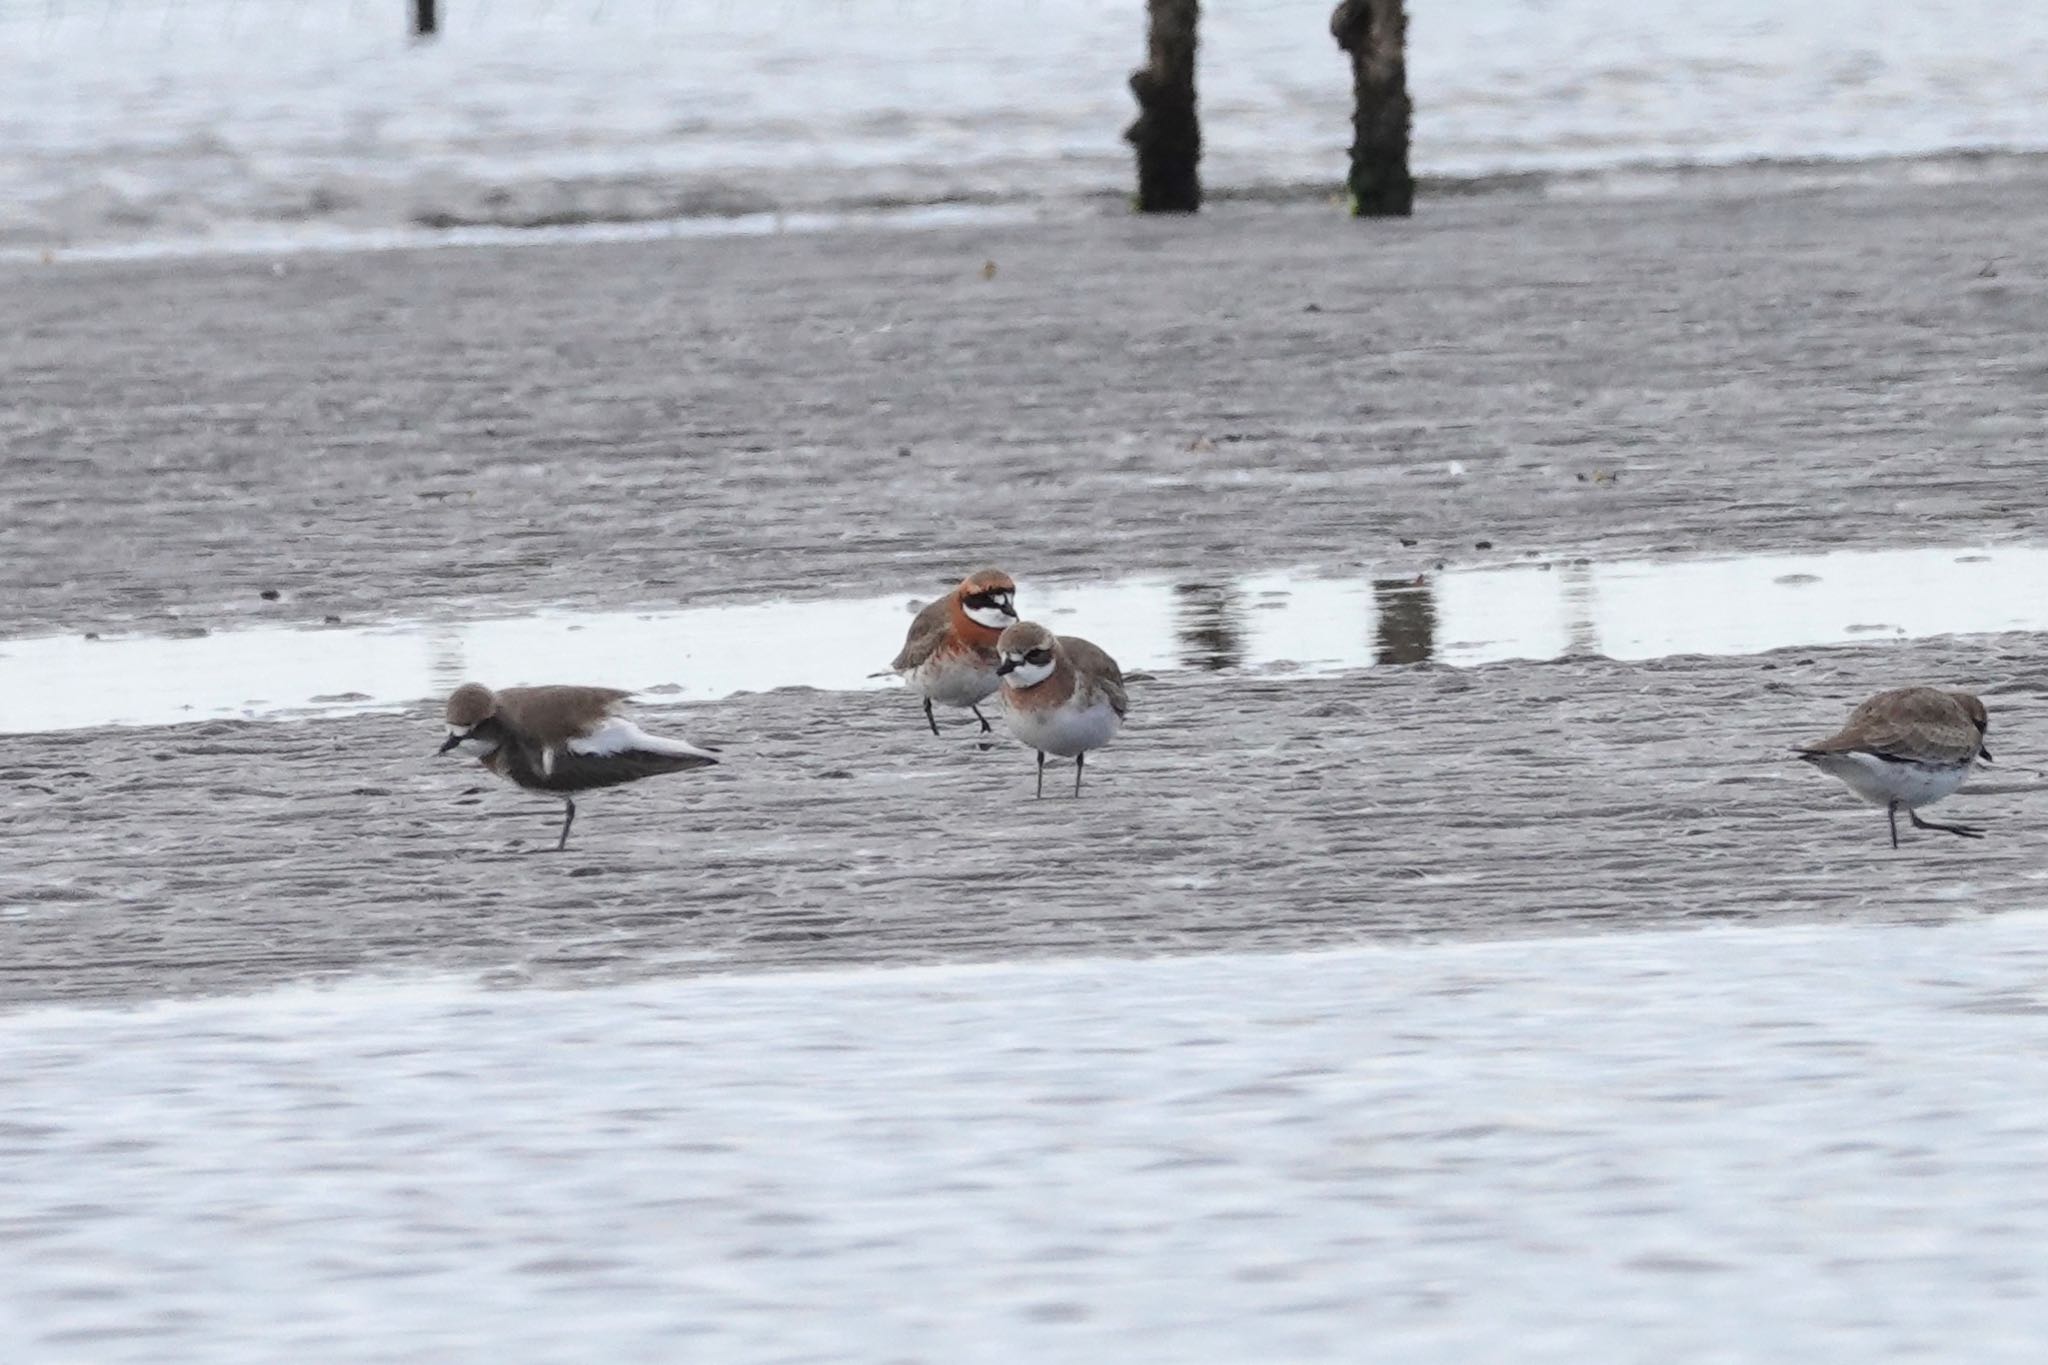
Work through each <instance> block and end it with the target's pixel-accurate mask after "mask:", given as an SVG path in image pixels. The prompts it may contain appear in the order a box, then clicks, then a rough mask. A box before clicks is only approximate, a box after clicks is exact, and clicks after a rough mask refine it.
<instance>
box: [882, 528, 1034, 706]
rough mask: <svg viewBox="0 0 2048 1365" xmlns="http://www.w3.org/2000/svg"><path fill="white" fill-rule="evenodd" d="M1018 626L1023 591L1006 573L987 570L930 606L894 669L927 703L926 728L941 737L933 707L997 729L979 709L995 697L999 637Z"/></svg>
mask: <svg viewBox="0 0 2048 1365" xmlns="http://www.w3.org/2000/svg"><path fill="white" fill-rule="evenodd" d="M1016 624H1017V585H1016V584H1015V583H1014V582H1012V581H1011V580H1010V576H1009V575H1008V574H1006V573H1004V572H1003V571H1002V570H1001V569H982V570H980V571H979V572H976V573H971V574H969V575H967V577H965V578H963V579H961V580H960V586H959V587H957V588H955V589H953V591H951V592H949V593H947V594H946V595H945V596H944V597H941V598H938V599H937V600H936V601H933V602H931V603H929V604H927V605H926V607H925V609H924V610H923V611H921V612H919V613H918V614H917V619H916V620H914V621H912V622H911V623H910V634H909V635H908V636H907V637H905V639H904V641H903V651H902V652H901V653H900V654H898V655H897V656H896V661H895V662H894V663H892V664H890V665H889V667H890V669H891V670H892V671H893V672H895V673H897V674H899V675H901V677H902V678H903V681H904V682H905V684H907V685H908V686H909V688H910V690H911V691H913V692H915V693H917V694H918V695H919V696H921V697H923V698H924V719H925V723H926V724H927V725H929V726H931V727H932V733H933V734H935V735H936V734H937V733H938V732H939V722H938V718H937V717H936V716H934V715H932V703H933V702H938V703H940V704H941V705H944V706H964V707H966V708H967V709H968V710H970V711H972V712H974V718H975V719H976V720H978V721H980V722H981V731H982V733H983V734H987V733H988V732H989V730H990V729H991V728H992V727H991V726H990V725H989V723H988V717H987V716H984V715H983V714H981V707H980V706H979V705H978V703H980V702H982V701H986V700H987V699H988V698H990V697H992V696H994V695H995V692H996V688H997V687H998V686H999V685H1000V684H999V683H998V682H997V679H996V637H998V636H1000V635H1001V634H1002V633H1003V630H1004V629H1005V628H1006V627H1008V626H1014V625H1016Z"/></svg>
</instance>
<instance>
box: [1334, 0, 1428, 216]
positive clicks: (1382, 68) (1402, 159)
mask: <svg viewBox="0 0 2048 1365" xmlns="http://www.w3.org/2000/svg"><path fill="white" fill-rule="evenodd" d="M1330 36H1331V37H1333V38H1335V39H1336V40H1337V46H1338V47H1341V48H1343V49H1344V51H1345V52H1347V53H1349V54H1350V57H1351V90H1352V97H1353V99H1354V101H1355V105H1354V108H1353V111H1352V115H1351V173H1350V174H1349V175H1348V176H1346V177H1345V185H1346V186H1347V187H1348V188H1349V189H1350V191H1351V212H1352V214H1353V215H1354V216H1355V217H1359V218H1405V217H1407V216H1408V215H1409V214H1411V213H1413V212H1414V211H1415V177H1414V176H1412V175H1410V174H1409V173H1408V122H1409V118H1410V116H1411V115H1412V114H1413V113H1414V106H1413V105H1411V104H1410V103H1409V102H1408V57H1407V48H1408V15H1407V12H1406V5H1405V3H1404V0H1342V3H1340V4H1339V5H1338V6H1337V9H1336V12H1335V13H1334V14H1332V15H1331V16H1330Z"/></svg>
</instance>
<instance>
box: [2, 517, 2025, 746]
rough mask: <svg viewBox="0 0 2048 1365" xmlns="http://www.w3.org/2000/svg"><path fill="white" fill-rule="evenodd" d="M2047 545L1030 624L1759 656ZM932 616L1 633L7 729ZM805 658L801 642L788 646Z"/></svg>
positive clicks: (1271, 654)
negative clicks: (120, 634)
mask: <svg viewBox="0 0 2048 1365" xmlns="http://www.w3.org/2000/svg"><path fill="white" fill-rule="evenodd" d="M2044 581H2048V547H2032V546H2022V547H2007V548H2002V549H1995V550H1990V551H1970V550H1959V549H1954V548H1945V549H1931V550H1858V551H1838V552H1835V553H1832V554H1824V555H1762V556H1753V557H1750V558H1745V559H1697V560H1679V559H1658V560H1629V561H1622V562H1617V563H1604V564H1603V563H1592V562H1588V561H1586V560H1582V559H1574V560H1571V561H1568V562H1567V561H1560V562H1556V563H1553V564H1548V565H1545V564H1539V563H1525V564H1519V565H1513V566H1500V567H1491V568H1482V569H1453V570H1449V571H1446V572H1437V573H1432V574H1429V575H1426V576H1421V577H1416V576H1408V575H1396V574H1392V573H1388V572H1385V571H1384V570H1383V571H1382V572H1380V573H1378V574H1375V575H1369V576H1361V577H1349V578H1343V577H1332V576H1329V575H1327V574H1318V573H1305V572H1271V573H1259V574H1247V575H1242V576H1239V577H1235V578H1230V579H1224V580H1218V581H1211V582H1185V583H1175V582H1172V581H1170V580H1166V579H1161V578H1132V579H1123V580H1119V581H1115V582H1107V583H1087V584H1077V585H1063V584H1057V583H1049V584H1039V583H1033V582H1030V581H1028V580H1027V581H1026V582H1025V583H1023V584H1022V585H1021V590H1022V593H1023V600H1024V601H1025V602H1026V604H1027V609H1028V611H1029V613H1030V614H1031V615H1032V616H1034V617H1036V618H1037V619H1039V620H1042V621H1044V622H1046V623H1047V624H1048V625H1050V626H1052V628H1053V629H1055V630H1059V631H1065V632H1070V633H1072V634H1076V635H1084V636H1086V637H1088V638H1089V639H1092V640H1094V641H1095V642H1096V643H1098V644H1100V645H1102V646H1103V647H1104V648H1105V649H1108V650H1109V651H1110V652H1111V653H1113V654H1114V655H1115V656H1116V658H1117V660H1118V662H1120V663H1122V664H1123V665H1124V667H1125V668H1126V669H1127V670H1130V671H1134V672H1135V671H1139V670H1146V671H1153V672H1158V671H1165V670H1172V669H1191V670H1200V671H1214V670H1220V669H1230V668H1260V669H1271V670H1273V671H1275V672H1278V673H1284V674H1290V675H1295V676H1302V675H1307V676H1313V675H1316V674H1329V673H1336V672H1342V671H1345V670H1349V669H1357V668H1366V667H1370V666H1372V665H1375V664H1413V663H1422V662H1425V661H1434V662H1437V663H1441V664H1448V665H1451V666H1453V667H1470V666H1473V665H1477V664H1484V663H1491V662H1496V661H1499V660H1503V659H1553V658H1559V657H1564V656H1568V655H1589V654H1603V655H1607V656H1610V657H1613V658H1617V659H1649V658H1659V657H1663V656H1666V655H1671V654H1754V653H1759V652H1762V651H1764V650H1769V649H1779V648H1784V647H1787V646H1801V647H1810V646H1814V645H1826V644H1836V643H1848V642H1855V643H1867V642H1869V641H1871V640H1874V639H1911V638H1919V637H1923V636H1931V635H1951V634H1953V635H1961V634H1971V633H1979V632H1992V631H2007V630H2022V631H2038V632H2043V633H2048V597H2044V595H2043V594H2042V593H2041V592H2040V590H2039V587H2040V584H2041V583H2042V582H2044ZM915 600H916V599H913V598H912V597H910V596H908V595H905V594H893V595H890V596H887V597H872V598H863V599H858V600H850V601H825V602H788V601H774V602H757V603H746V604H739V605H733V606H717V607H698V608H692V609H689V610H683V611H646V612H602V613H593V614H589V615H576V614H572V613H568V612H540V613H537V614H534V615H531V616H522V617H508V618H502V619H497V620H466V621H453V622H441V623H429V622H412V621H399V622H391V623H388V624H384V625H378V626H371V627H362V628H352V629H342V628H320V629H294V628H282V627H271V628H264V629H257V630H238V631H223V632H220V633H218V634H212V635H204V636H201V637H198V638H193V639H169V638H165V637H161V636H136V637H128V638H110V639H106V640H87V639H83V638H81V637H80V636H77V635H68V636H50V637H43V638H39V639H25V640H0V733H7V732H16V733H19V732H27V731H35V730H67V729H80V728H85V727H89V726H97V725H135V724H141V725H153V724H170V723H177V722H181V721H195V720H211V719H218V718H231V719H272V718H281V717H290V716H304V715H336V714H345V713H347V712H349V711H359V710H366V709H373V708H378V707H387V708H388V707H392V706H404V705H410V704H412V703H415V702H418V701H420V700H422V699H425V698H429V697H435V696H441V695H445V694H446V693H447V691H448V690H449V688H451V687H453V686H454V685H455V683H457V682H459V681H462V680H464V679H467V678H480V679H483V680H486V681H489V682H492V683H494V684H497V685H500V686H506V685H511V684H514V683H535V682H602V683H606V684H610V685H613V686H618V687H628V688H634V689H637V690H639V691H642V692H649V693H653V694H656V695H658V696H660V697H661V698H662V699H664V700H676V701H694V700H713V699H716V698H719V697H725V696H729V695H731V694H732V693H735V692H759V691H767V690H769V689H772V688H779V687H814V688H819V689H823V690H831V691H857V690H862V689H871V688H877V687H889V686H894V685H895V684H894V682H893V681H891V680H888V679H886V678H884V679H880V680H878V679H877V678H876V677H875V676H874V674H875V672H876V670H877V669H880V668H882V667H883V666H884V665H885V664H886V663H887V661H888V659H889V658H890V656H891V655H893V654H894V653H895V651H896V647H897V646H898V645H899V644H900V643H901V641H902V638H903V628H904V626H905V625H906V624H908V621H909V612H910V609H911V608H912V606H913V605H914V602H915ZM792 641H802V642H803V643H804V647H803V648H802V649H792V648H791V647H790V644H791V642H792Z"/></svg>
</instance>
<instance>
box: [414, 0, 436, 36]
mask: <svg viewBox="0 0 2048 1365" xmlns="http://www.w3.org/2000/svg"><path fill="white" fill-rule="evenodd" d="M434 3H435V0H412V36H413V37H415V38H431V37H433V36H434V35H435V34H436V33H439V32H440V31H441V17H440V15H438V14H436V13H435V12H434Z"/></svg>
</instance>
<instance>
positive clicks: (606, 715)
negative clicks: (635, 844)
mask: <svg viewBox="0 0 2048 1365" xmlns="http://www.w3.org/2000/svg"><path fill="white" fill-rule="evenodd" d="M632 695H633V694H632V693H630V692H621V691H618V690H617V689H616V688H610V687H508V688H505V689H504V690H503V691H500V692H493V691H491V689H490V688H488V687H485V686H484V685H483V684H482V683H464V684H463V685H462V686H460V687H458V688H456V689H455V692H454V694H453V695H452V696H450V697H449V698H448V740H447V742H446V743H445V744H443V745H442V746H441V748H440V752H441V753H444V754H445V753H447V752H448V751H449V750H450V749H460V750H461V751H462V752H464V753H466V754H468V755H469V756H470V757H472V758H475V759H477V760H478V761H479V762H481V763H482V764H483V765H484V766H485V767H486V768H489V769H490V770H491V771H492V772H494V773H496V774H497V775H498V776H499V777H502V778H504V779H505V780H506V781H508V782H512V783H515V784H517V785H518V786H521V787H524V788H526V789H527V790H528V791H537V792H554V793H556V794H558V795H559V796H560V797H561V798H562V802H563V804H564V805H566V806H567V807H568V811H567V813H566V814H565V815H564V816H563V817H562V837H561V838H560V839H558V840H557V841H556V842H555V851H556V852H557V853H559V852H561V851H562V850H563V849H565V848H567V847H568V846H569V826H570V825H572V824H574V823H575V822H576V800H575V797H574V796H573V795H572V793H574V792H580V791H590V790H591V789H593V788H596V787H611V786H616V785H618V784H619V783H621V782H632V781H636V780H637V779H639V778H643V777H652V776H654V775H655V774H656V773H676V772H682V771H684V770H685V769H688V768H705V767H709V766H711V765H712V764H714V763H716V762H718V758H717V756H716V755H715V754H713V753H711V752H709V751H708V750H705V749H700V748H698V747H697V746H696V745H694V744H691V743H688V742H686V741H684V740H680V739H664V738H662V737H661V736H659V735H650V734H648V733H647V732H646V731H644V730H642V729H641V728H640V727H639V726H637V725H635V724H633V722H632V721H630V720H627V719H626V718H625V717H624V716H620V715H617V714H615V712H616V710H617V707H618V705H619V703H620V702H623V701H625V700H626V698H628V697H630V696H632Z"/></svg>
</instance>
